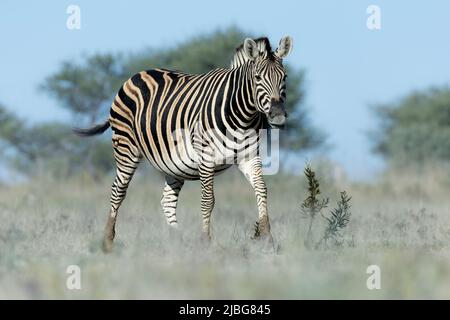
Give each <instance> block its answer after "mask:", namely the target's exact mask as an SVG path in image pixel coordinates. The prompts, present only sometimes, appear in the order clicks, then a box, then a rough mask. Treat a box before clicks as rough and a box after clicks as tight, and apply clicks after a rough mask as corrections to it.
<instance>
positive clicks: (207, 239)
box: [201, 232, 211, 245]
mask: <svg viewBox="0 0 450 320" xmlns="http://www.w3.org/2000/svg"><path fill="white" fill-rule="evenodd" d="M201 242H202V243H203V244H206V245H209V244H210V243H211V235H210V234H208V233H206V232H202V236H201Z"/></svg>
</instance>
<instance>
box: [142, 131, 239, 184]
mask: <svg viewBox="0 0 450 320" xmlns="http://www.w3.org/2000/svg"><path fill="white" fill-rule="evenodd" d="M149 142H150V145H151V146H152V147H151V148H147V150H146V151H147V152H145V150H142V153H143V154H145V157H146V158H147V159H148V161H149V162H150V163H151V164H152V166H153V167H155V168H156V169H157V170H158V171H160V172H162V173H164V174H166V175H169V176H172V177H175V178H178V179H183V180H198V179H199V178H200V176H199V171H198V166H199V161H198V157H199V156H198V153H197V152H196V151H195V150H194V147H193V146H192V143H191V141H190V139H189V138H186V135H183V134H181V135H177V134H172V135H167V136H165V137H162V136H160V137H158V136H156V137H153V138H152V139H151V141H149ZM232 165H233V163H229V162H227V161H226V160H225V159H223V160H221V159H218V160H217V164H216V167H215V174H216V175H217V174H220V173H222V172H223V171H224V170H226V169H228V168H229V167H231V166H232Z"/></svg>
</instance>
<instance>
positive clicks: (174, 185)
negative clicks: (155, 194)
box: [161, 176, 184, 228]
mask: <svg viewBox="0 0 450 320" xmlns="http://www.w3.org/2000/svg"><path fill="white" fill-rule="evenodd" d="M183 185H184V181H183V180H178V179H176V178H174V177H171V176H166V184H165V186H164V190H163V196H162V198H161V206H162V208H163V211H164V215H165V216H166V221H167V224H168V225H169V226H171V227H175V228H176V227H177V226H178V222H177V215H176V209H177V203H178V195H179V194H180V190H181V188H182V187H183Z"/></svg>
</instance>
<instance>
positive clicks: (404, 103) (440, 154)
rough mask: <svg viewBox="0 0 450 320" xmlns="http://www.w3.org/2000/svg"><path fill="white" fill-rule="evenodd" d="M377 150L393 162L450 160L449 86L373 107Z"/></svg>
mask: <svg viewBox="0 0 450 320" xmlns="http://www.w3.org/2000/svg"><path fill="white" fill-rule="evenodd" d="M372 110H373V113H374V115H375V117H376V118H377V120H378V128H377V129H376V130H374V131H372V132H371V133H370V137H371V138H372V140H373V143H374V151H375V152H377V153H378V154H380V155H382V156H383V157H385V158H386V159H387V160H389V161H390V162H392V163H394V164H399V163H401V164H422V163H427V162H432V161H439V162H440V161H445V162H448V161H450V88H448V87H441V88H430V89H427V90H423V91H416V92H413V93H411V94H409V95H407V96H405V97H404V98H403V99H401V100H400V101H398V102H394V103H388V104H378V105H375V106H374V107H373V108H372Z"/></svg>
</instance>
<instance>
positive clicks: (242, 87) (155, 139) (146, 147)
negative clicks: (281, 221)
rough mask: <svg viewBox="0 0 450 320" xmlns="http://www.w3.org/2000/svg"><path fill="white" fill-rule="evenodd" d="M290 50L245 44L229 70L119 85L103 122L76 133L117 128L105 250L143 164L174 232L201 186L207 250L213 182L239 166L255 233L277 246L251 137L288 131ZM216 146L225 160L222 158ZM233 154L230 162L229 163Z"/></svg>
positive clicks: (156, 75) (285, 45)
mask: <svg viewBox="0 0 450 320" xmlns="http://www.w3.org/2000/svg"><path fill="white" fill-rule="evenodd" d="M291 49H292V38H291V37H289V36H286V37H283V38H282V39H281V40H280V42H279V46H278V48H277V49H276V50H275V51H272V49H271V46H270V42H269V40H268V38H266V37H262V38H258V39H252V38H247V39H245V41H244V43H243V44H241V45H240V46H239V47H238V48H236V50H235V54H234V57H233V59H232V62H231V65H230V67H229V68H219V69H214V70H211V71H209V72H207V73H205V74H197V75H194V74H187V73H183V72H180V71H171V70H167V69H151V70H147V71H142V72H139V73H137V74H135V75H133V76H132V77H131V78H129V79H128V80H127V81H126V82H125V83H124V84H123V85H122V86H121V88H120V89H119V91H118V93H117V94H116V96H115V98H114V101H113V103H112V106H111V109H110V115H109V118H108V119H107V120H106V121H105V122H104V123H101V124H98V125H95V126H93V127H90V128H86V129H74V131H75V133H77V134H78V135H80V136H93V135H97V134H101V133H103V132H104V131H106V130H107V129H108V128H109V127H111V129H112V146H113V151H114V158H115V162H116V176H115V179H114V182H113V184H112V187H111V197H110V205H111V208H110V212H109V215H108V220H107V223H106V227H105V233H104V239H103V249H104V251H106V252H109V251H111V250H112V248H113V240H114V237H115V226H116V219H117V214H118V211H119V207H120V205H121V204H122V202H123V200H124V198H125V196H126V192H127V188H128V185H129V183H130V181H131V179H132V177H133V174H134V172H135V170H136V168H137V167H138V164H139V163H140V161H141V159H142V158H144V157H145V158H146V159H147V160H148V161H149V162H150V163H151V164H152V165H153V166H154V167H155V168H156V169H158V170H159V171H161V172H162V173H163V174H164V176H165V186H164V189H163V196H162V199H161V205H162V209H163V212H164V215H165V218H166V221H167V223H168V224H169V225H170V226H172V227H177V225H178V223H177V217H176V208H177V202H178V196H179V194H180V191H181V189H182V187H183V185H184V182H185V181H186V180H200V184H201V214H202V232H201V238H202V239H203V240H205V241H206V242H207V243H208V242H209V241H210V240H211V234H210V217H211V212H212V210H213V207H214V203H215V198H214V184H213V181H214V176H215V175H217V174H219V173H221V172H223V171H224V170H225V169H227V168H229V167H230V166H231V165H233V164H236V165H237V166H238V168H239V170H240V171H241V172H242V173H243V174H244V176H245V177H246V179H247V180H248V182H249V183H250V185H251V186H252V187H253V189H254V192H255V195H256V202H257V207H258V220H257V232H255V234H257V235H258V236H259V237H260V238H263V239H266V241H267V242H266V243H270V244H272V243H273V238H272V234H271V231H270V222H269V215H268V211H267V187H266V184H265V182H264V179H263V174H262V160H261V156H260V154H259V148H258V142H259V135H258V134H256V135H255V134H253V135H252V134H247V133H248V132H251V131H252V130H254V131H258V130H259V129H261V128H263V127H264V126H265V124H267V123H268V124H269V125H270V126H271V127H272V128H276V129H280V128H283V127H284V125H285V122H286V118H287V113H286V110H285V106H284V104H285V100H286V93H285V89H286V77H287V75H286V70H285V68H284V66H283V59H284V58H285V57H286V56H287V55H288V54H289V53H290V51H291ZM243 139H244V140H246V141H247V142H246V143H245V144H244V145H242V144H241V145H240V146H239V147H236V144H233V142H236V141H237V140H239V141H243ZM249 140H251V143H248V141H249ZM219 146H222V147H223V150H225V153H224V152H222V151H218V150H219V149H220V148H219ZM252 146H253V147H252ZM255 146H256V147H255ZM243 150H244V151H248V153H247V156H246V157H239V156H238V155H237V153H239V152H241V151H243ZM230 154H231V157H232V159H233V160H232V161H231V163H230V161H228V162H227V161H224V160H225V158H226V157H229V156H230Z"/></svg>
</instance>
